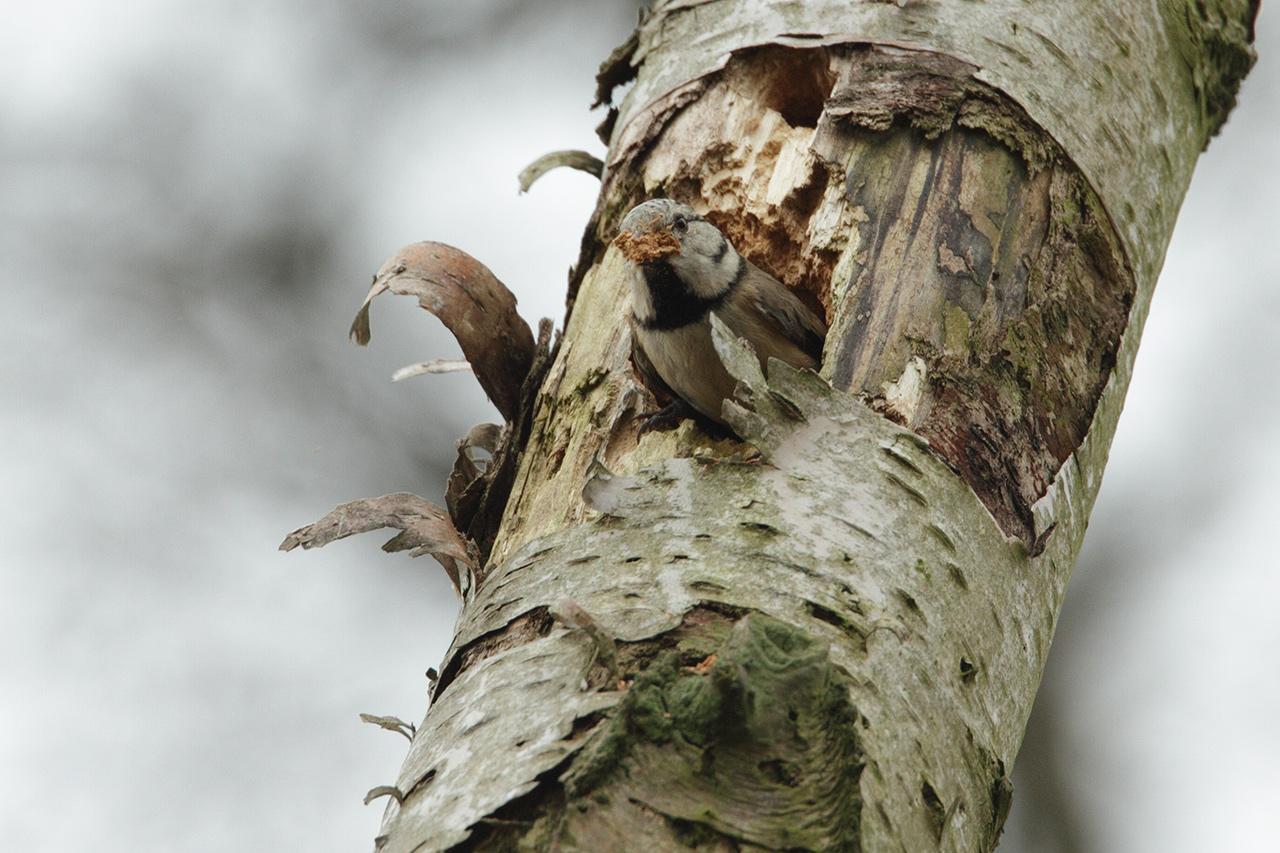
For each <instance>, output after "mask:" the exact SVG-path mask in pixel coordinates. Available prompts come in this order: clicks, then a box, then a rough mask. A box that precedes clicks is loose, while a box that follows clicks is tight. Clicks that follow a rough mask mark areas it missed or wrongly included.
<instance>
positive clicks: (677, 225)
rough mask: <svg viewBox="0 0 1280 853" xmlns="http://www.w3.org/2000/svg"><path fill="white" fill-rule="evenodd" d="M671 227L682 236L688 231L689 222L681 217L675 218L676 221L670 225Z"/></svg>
mask: <svg viewBox="0 0 1280 853" xmlns="http://www.w3.org/2000/svg"><path fill="white" fill-rule="evenodd" d="M671 227H672V228H674V229H675V230H676V231H679V232H680V233H681V234H683V233H684V232H686V231H688V230H689V222H688V220H686V219H685V218H684V217H683V216H677V217H676V221H675V222H673V223H671Z"/></svg>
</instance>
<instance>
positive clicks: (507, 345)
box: [351, 242, 534, 420]
mask: <svg viewBox="0 0 1280 853" xmlns="http://www.w3.org/2000/svg"><path fill="white" fill-rule="evenodd" d="M388 290H390V291H391V292H392V293H398V294H400V295H402V296H416V297H417V299H418V304H419V305H421V306H422V307H423V308H425V309H426V310H428V311H430V312H431V313H432V314H435V315H436V316H437V317H439V318H440V320H441V321H442V322H443V323H444V324H445V325H446V326H447V327H448V328H449V331H451V332H453V336H454V337H455V338H457V339H458V344H459V345H460V346H461V347H462V352H463V354H464V355H465V356H466V358H467V361H468V362H470V363H471V369H472V370H473V371H474V372H475V375H476V379H477V380H479V382H480V387H481V388H483V389H484V392H485V394H487V395H488V396H489V399H490V400H491V401H493V404H494V405H495V406H497V408H498V411H499V412H501V413H502V416H503V417H504V418H506V419H507V420H512V419H513V418H515V416H516V412H517V408H518V406H519V403H520V386H521V385H522V384H523V383H524V380H525V377H526V376H528V375H529V367H530V365H531V364H532V362H533V349H534V347H533V334H532V333H531V332H530V331H529V326H528V325H527V324H526V323H525V322H524V320H522V319H520V315H519V314H517V313H516V298H515V296H513V295H512V294H511V291H510V290H508V289H507V288H506V286H505V285H504V284H503V283H502V282H500V281H498V279H497V278H496V277H494V275H493V273H492V272H490V271H489V268H488V267H486V266H485V265H484V264H482V263H480V262H479V261H477V260H476V259H475V258H473V257H471V256H470V255H468V254H467V253H466V252H463V251H461V250H459V249H455V248H453V247H452V246H446V245H445V244H444V243H430V242H428V243H413V244H411V245H408V246H405V247H404V248H403V249H401V250H400V251H398V252H396V253H395V254H394V255H393V256H392V257H391V258H390V259H389V260H388V261H387V262H386V263H385V264H383V265H382V268H381V269H379V270H378V272H377V274H376V275H375V276H374V277H373V285H372V286H371V287H370V288H369V294H368V295H367V296H365V298H364V304H362V305H361V306H360V310H359V311H358V312H357V313H356V318H355V320H354V321H352V323H351V339H352V340H353V341H355V342H356V343H357V344H360V345H361V346H364V345H366V344H368V343H369V340H370V337H371V333H370V329H369V303H371V302H372V301H373V300H374V298H375V297H377V296H378V295H379V294H381V293H385V292H386V291H388Z"/></svg>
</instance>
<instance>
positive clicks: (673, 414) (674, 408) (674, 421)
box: [636, 400, 693, 438]
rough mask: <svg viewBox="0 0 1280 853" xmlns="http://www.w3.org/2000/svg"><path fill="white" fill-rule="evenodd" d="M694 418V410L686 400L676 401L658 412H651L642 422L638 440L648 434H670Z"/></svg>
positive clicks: (637, 436)
mask: <svg viewBox="0 0 1280 853" xmlns="http://www.w3.org/2000/svg"><path fill="white" fill-rule="evenodd" d="M691 417H693V410H692V409H691V408H690V407H689V404H688V403H686V402H685V401H684V400H675V401H674V402H672V403H669V404H668V405H666V406H663V407H662V408H661V409H659V410H658V411H656V412H651V413H649V414H647V415H645V416H643V419H642V420H641V421H640V429H639V431H638V432H637V433H636V438H640V437H642V436H643V435H644V434H645V433H648V432H669V431H671V430H673V429H675V428H676V427H678V426H679V425H680V422H681V421H682V420H685V419H686V418H691Z"/></svg>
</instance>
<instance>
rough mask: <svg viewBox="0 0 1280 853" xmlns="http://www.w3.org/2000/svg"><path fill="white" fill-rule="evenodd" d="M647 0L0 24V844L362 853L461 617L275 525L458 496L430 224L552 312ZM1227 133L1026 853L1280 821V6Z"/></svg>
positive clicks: (1067, 681)
mask: <svg viewBox="0 0 1280 853" xmlns="http://www.w3.org/2000/svg"><path fill="white" fill-rule="evenodd" d="M634 16H635V5H634V3H633V2H630V0H610V2H600V0H596V2H588V0H559V1H558V2H540V3H537V4H534V3H519V2H515V1H514V0H469V2H466V3H460V2H459V3H445V2H434V0H428V1H427V2H418V3H380V4H356V3H339V2H312V3H307V4H302V3H290V2H287V0H259V2H256V3H248V2H234V0H217V1H216V2H212V1H211V2H184V3H178V2H163V0H145V1H144V2H133V3H129V4H108V3H103V2H97V3H94V2H73V1H71V0H49V2H45V3H40V4H35V3H32V4H16V3H10V4H7V8H6V9H5V15H4V18H5V21H4V24H3V26H0V80H3V81H4V82H3V85H0V274H2V275H3V279H2V280H3V283H4V302H3V304H4V306H5V308H6V316H7V320H6V323H5V335H4V338H5V340H4V345H3V347H2V348H0V390H2V392H3V404H2V405H0V436H3V440H0V465H2V466H3V467H2V469H0V470H3V474H4V477H3V486H0V512H2V513H3V524H2V526H0V585H2V586H0V667H2V670H0V676H2V677H3V683H4V688H3V691H0V803H3V805H2V806H0V848H3V849H6V850H42V851H43V850H49V851H64V850H82V849H93V850H101V851H137V850H148V851H150V850H157V851H159V850H163V851H228V850H307V851H328V850H333V851H338V850H353V849H355V850H364V849H368V848H369V847H370V846H371V844H372V838H373V836H374V834H375V832H376V828H377V824H378V819H379V816H380V814H381V811H382V805H381V803H380V802H379V803H378V804H376V805H373V806H369V807H365V806H362V805H361V804H360V798H361V796H362V795H363V793H364V792H365V790H367V789H368V788H370V787H372V786H374V785H378V784H384V783H390V782H391V781H393V779H394V777H395V774H396V771H397V769H398V767H399V764H400V760H401V758H402V756H403V753H404V747H405V744H404V742H403V741H402V740H400V739H399V738H397V737H396V736H395V735H393V734H390V733H387V732H382V731H379V730H377V729H374V728H372V727H369V726H364V725H361V724H360V723H359V722H358V721H357V717H356V715H357V713H358V712H361V711H367V712H373V713H383V714H396V715H399V716H401V717H404V718H406V719H413V720H416V719H417V718H418V715H419V714H420V712H421V710H422V708H423V706H424V698H425V689H426V680H425V678H424V676H423V671H424V670H425V669H426V668H427V667H428V666H434V665H437V664H438V663H439V660H440V658H441V656H442V654H443V652H444V649H445V647H446V646H447V644H448V640H449V637H450V634H451V629H452V623H453V617H454V614H455V609H456V605H455V601H454V599H453V597H452V593H451V592H450V590H449V588H448V585H447V581H446V580H445V578H444V574H443V572H441V571H440V570H439V569H438V567H436V566H435V565H434V564H433V563H432V562H430V560H429V558H426V559H422V560H418V561H411V560H409V559H407V558H406V557H404V556H400V555H395V556H388V555H384V554H382V553H381V552H380V551H379V550H378V547H377V546H378V544H379V543H380V541H381V540H380V539H378V538H376V537H374V536H368V537H359V538H355V539H351V540H347V541H345V542H341V543H337V544H335V545H332V546H330V547H329V548H327V549H325V550H324V551H318V552H310V553H307V554H305V555H303V554H300V553H294V554H289V555H282V554H279V553H277V552H276V550H275V549H276V546H277V544H278V543H279V541H280V539H281V538H282V537H283V535H284V534H285V533H286V532H288V531H289V530H291V529H292V528H294V527H296V526H299V525H301V524H304V523H306V522H309V521H312V520H314V519H315V518H317V517H318V516H319V515H321V514H323V513H324V512H325V511H327V510H328V509H330V508H331V507H332V506H333V505H335V504H337V503H340V502H342V501H344V500H348V499H351V498H354V497H361V496H369V495H375V494H382V493H385V492H390V491H396V490H408V491H413V492H417V493H419V494H422V495H424V496H426V497H428V498H431V499H434V500H439V499H440V492H441V488H442V485H443V482H444V477H445V473H446V468H447V465H448V464H449V460H450V459H451V456H452V452H453V451H452V448H453V442H454V440H455V439H456V438H457V436H459V435H461V434H462V433H463V432H464V431H465V430H466V429H467V428H468V427H469V426H470V425H471V424H473V423H477V422H480V421H484V420H491V419H493V418H494V414H493V412H492V410H491V409H490V408H489V406H488V403H487V402H486V401H485V400H484V398H483V395H482V394H481V393H480V391H479V389H478V388H477V387H476V385H475V383H474V381H473V380H472V379H471V378H470V377H469V376H468V375H466V374H455V375H451V376H441V377H425V378H421V379H417V380H412V381H409V382H405V383H399V384H396V385H392V384H391V383H390V382H389V381H388V380H389V376H390V374H391V372H392V371H393V370H394V369H395V368H396V367H399V366H401V365H403V364H406V363H409V362H412V361H418V360H422V359H425V358H429V357H435V356H446V355H455V354H457V350H456V346H455V345H454V344H453V342H452V340H451V339H450V338H449V336H448V334H447V333H446V332H444V331H443V330H442V329H441V328H440V327H439V325H438V324H437V323H435V322H434V321H433V320H432V319H431V318H430V317H428V316H426V315H425V314H422V313H421V312H418V311H416V310H411V309H410V308H409V307H408V306H405V305H396V306H395V308H394V309H391V308H389V307H388V306H389V305H390V304H391V303H386V304H385V305H380V306H376V307H375V311H374V314H375V316H374V320H373V326H374V341H373V344H372V346H371V347H370V349H368V350H360V349H357V348H355V347H352V346H351V345H350V344H348V343H347V341H346V327H347V323H348V322H349V321H350V319H351V316H352V314H353V312H354V310H355V308H356V307H357V306H358V304H359V301H360V299H361V298H362V297H363V294H364V291H365V288H366V287H367V284H368V281H369V275H370V273H371V272H372V271H373V270H374V269H376V267H377V266H378V265H379V263H380V262H381V261H382V260H383V259H384V257H386V256H387V255H389V254H390V253H391V252H392V251H393V250H394V249H396V248H397V247H398V246H400V245H402V244H404V243H408V242H411V241H413V240H418V239H426V238H430V239H437V240H443V241H446V242H449V243H453V244H455V245H458V246H460V247H462V248H464V249H466V250H467V251H470V252H471V253H473V254H475V255H476V256H477V257H479V258H480V259H482V260H483V261H484V262H485V263H486V264H488V265H489V266H490V267H491V268H492V269H493V270H494V271H495V272H496V273H497V275H498V276H499V277H500V278H501V279H503V280H504V281H505V282H506V283H507V284H508V285H510V286H511V287H512V288H513V289H514V290H515V291H516V293H517V295H518V296H519V299H520V305H521V309H522V313H523V314H524V316H525V317H526V318H527V319H529V320H530V321H531V322H533V321H536V320H537V319H538V318H539V317H541V316H551V317H553V318H556V319H557V320H559V319H560V318H561V315H562V313H563V312H562V305H563V297H564V289H565V273H566V270H567V268H568V266H569V265H570V264H571V263H572V262H573V260H574V259H575V258H576V257H577V246H578V240H579V237H580V235H581V229H582V226H583V225H584V224H585V221H586V218H587V215H588V213H589V212H590V209H591V206H592V203H593V201H594V197H595V193H596V189H597V185H596V182H595V180H594V179H592V178H589V177H587V176H585V175H583V174H580V173H576V172H568V171H561V172H556V173H553V174H552V175H550V176H549V177H547V178H545V179H543V181H542V182H540V183H539V184H538V186H537V187H535V188H534V190H533V191H532V192H531V193H530V194H529V195H527V196H523V197H521V196H517V194H516V182H515V176H516V173H517V172H518V171H519V170H520V168H521V167H522V166H524V165H525V163H527V162H528V161H529V160H531V159H533V158H534V157H536V156H537V155H539V154H542V153H544V152H545V151H548V150H552V149H555V148H587V149H589V150H592V151H594V152H596V153H602V151H603V148H602V146H600V145H599V143H598V142H597V141H596V139H595V136H594V134H593V132H592V128H593V127H594V125H595V124H596V123H597V122H598V121H599V119H600V118H601V116H600V115H599V114H598V113H597V114H591V113H588V112H587V110H586V105H587V103H588V102H589V101H590V99H591V95H592V92H593V89H594V80H593V75H594V72H595V68H596V65H597V64H598V63H599V61H600V60H601V59H602V58H603V57H604V56H606V55H607V54H608V52H609V50H610V49H611V48H612V47H613V46H614V45H615V44H617V43H618V42H620V41H622V40H623V39H624V38H625V37H626V35H627V34H628V33H629V31H630V28H631V26H632V24H633V23H634ZM1269 25H1270V21H1269V20H1268V19H1267V16H1266V15H1264V19H1263V20H1262V21H1261V26H1260V28H1259V43H1258V50H1259V53H1260V55H1261V60H1260V62H1259V64H1258V66H1257V68H1256V69H1255V70H1254V72H1253V75H1252V77H1251V78H1250V79H1249V80H1248V81H1247V82H1246V83H1245V85H1244V88H1243V91H1242V93H1241V98H1240V105H1239V108H1238V110H1237V112H1236V114H1235V115H1234V117H1233V118H1232V119H1231V121H1230V123H1229V124H1228V125H1227V127H1226V128H1225V130H1224V132H1223V134H1222V136H1221V137H1220V138H1218V139H1216V140H1215V141H1214V142H1213V144H1212V145H1211V146H1210V148H1209V150H1208V152H1207V153H1206V154H1205V156H1204V157H1203V158H1202V160H1201V163H1200V167H1199V170H1198V171H1197V174H1196V178H1195V182H1194V183H1193V185H1192V188H1191V192H1190V194H1189V195H1188V197H1187V201H1186V204H1185V206H1184V208H1183V213H1182V217H1181V219H1180V221H1179V225H1178V229H1177V233H1176V234H1175V237H1174V241H1173V245H1172V246H1171V248H1170V251H1169V255H1168V259H1167V261H1166V264H1165V272H1164V275H1163V277H1162V279H1161V282H1160V286H1159V288H1158V290H1157V293H1156V298H1155V303H1154V306H1153V309H1152V312H1151V319H1150V322H1149V323H1148V326H1147V331H1146V335H1145V338H1144V341H1143V345H1142V351H1141V354H1140V356H1139V360H1138V367H1137V371H1136V375H1135V378H1134V382H1133V387H1132V390H1131V391H1130V394H1129V400H1128V405H1127V407H1126V410H1125V414H1124V416H1123V418H1122V420H1121V423H1120V430H1119V433H1118V435H1117V437H1116V441H1115V445H1114V451H1113V455H1112V461H1111V464H1110V467H1109V469H1108V472H1107V476H1106V482H1105V485H1104V487H1103V490H1102V495H1101V498H1100V500H1099V502H1098V506H1097V510H1096V512H1095V514H1094V519H1093V525H1092V529H1091V531H1090V534H1089V540H1088V543H1087V545H1086V548H1085V553H1084V555H1083V556H1082V558H1081V560H1080V563H1079V565H1078V567H1077V571H1076V576H1075V578H1074V579H1073V581H1072V588H1071V592H1070V595H1069V596H1068V601H1067V605H1066V608H1065V610H1064V612H1063V615H1062V620H1061V623H1060V627H1059V632H1058V638H1057V640H1056V641H1055V644H1054V648H1053V654H1052V657H1051V660H1050V664H1049V669H1048V673H1047V676H1046V682H1045V685H1044V688H1043V690H1042V692H1041V696H1040V699H1039V701H1038V703H1037V709H1036V714H1035V717H1034V719H1033V722H1032V725H1031V728H1030V731H1029V734H1028V740H1027V745H1026V747H1025V750H1024V754H1023V756H1022V757H1021V758H1020V759H1019V764H1018V766H1017V768H1016V771H1015V795H1014V810H1013V816H1012V818H1011V821H1010V827H1009V830H1008V832H1007V833H1006V837H1005V843H1004V845H1003V847H1002V849H1003V850H1008V851H1015V852H1016V851H1034V853H1041V851H1043V853H1067V851H1186V852H1187V853H1193V851H1194V852H1195V853H1199V851H1209V850H1224V851H1244V850H1258V851H1262V850H1273V849H1275V844H1276V840H1275V839H1276V838H1278V837H1280V772H1277V766H1278V762H1280V729H1277V726H1276V720H1278V719H1280V685H1278V684H1277V680H1276V672H1277V670H1278V667H1277V664H1276V659H1277V657H1278V656H1280V620H1278V619H1276V618H1275V616H1274V613H1273V611H1274V609H1275V602H1276V600H1277V599H1280V574H1278V573H1277V572H1276V571H1275V569H1276V568H1277V563H1280V560H1277V557H1276V549H1277V548H1278V547H1280V546H1277V545H1276V544H1275V541H1276V540H1275V536H1274V531H1275V528H1276V522H1275V513H1276V511H1277V510H1278V509H1280V500H1278V499H1277V497H1276V494H1277V490H1276V488H1275V485H1274V484H1275V483H1276V482H1277V481H1280V443H1277V442H1276V441H1275V438H1276V430H1275V428H1274V424H1275V422H1276V420H1277V418H1278V417H1280V381H1278V380H1277V378H1276V376H1275V366H1276V364H1277V363H1278V362H1280V333H1277V327H1278V324H1280V289H1277V287H1276V283H1277V272H1280V261H1278V260H1277V255H1276V253H1275V252H1273V251H1271V249H1272V248H1274V247H1272V246H1271V240H1273V239H1275V235H1276V232H1277V224H1278V221H1280V216H1278V215H1277V213H1276V210H1277V205H1280V176H1278V175H1277V172H1276V169H1275V162H1276V148H1275V144H1276V143H1275V139H1276V137H1277V131H1278V130H1280V123H1278V119H1280V58H1277V57H1278V56H1280V33H1277V32H1276V31H1275V29H1274V28H1272V27H1270V26H1269Z"/></svg>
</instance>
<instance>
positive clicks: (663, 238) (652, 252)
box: [613, 229, 680, 264]
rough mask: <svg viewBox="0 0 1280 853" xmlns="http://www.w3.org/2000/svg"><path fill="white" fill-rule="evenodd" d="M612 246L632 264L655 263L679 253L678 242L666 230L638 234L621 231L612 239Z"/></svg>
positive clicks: (674, 236)
mask: <svg viewBox="0 0 1280 853" xmlns="http://www.w3.org/2000/svg"><path fill="white" fill-rule="evenodd" d="M613 245H615V246H617V247H618V251H620V252H622V255H623V257H625V258H626V259H627V260H629V261H631V262H632V263H633V264H652V263H656V262H658V261H660V260H662V259H663V258H669V257H671V256H672V255H675V254H678V253H679V252H680V240H679V239H678V238H677V237H676V235H674V234H672V233H671V232H670V231H667V230H666V229H655V230H652V231H642V232H640V233H639V234H637V233H634V232H632V231H630V230H623V231H620V232H618V236H617V237H615V238H613Z"/></svg>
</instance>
